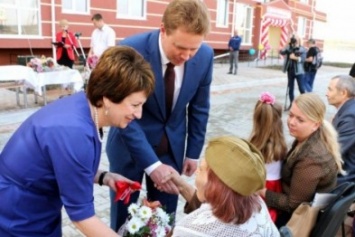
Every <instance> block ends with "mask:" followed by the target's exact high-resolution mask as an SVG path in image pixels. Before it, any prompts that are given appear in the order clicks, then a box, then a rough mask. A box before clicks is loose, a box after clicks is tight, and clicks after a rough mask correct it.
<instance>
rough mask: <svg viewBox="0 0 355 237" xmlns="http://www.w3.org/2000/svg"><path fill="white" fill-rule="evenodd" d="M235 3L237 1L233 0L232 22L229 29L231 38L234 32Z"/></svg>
mask: <svg viewBox="0 0 355 237" xmlns="http://www.w3.org/2000/svg"><path fill="white" fill-rule="evenodd" d="M236 1H237V0H234V1H233V21H232V29H231V36H233V35H234V30H235V19H236V17H237V16H236V15H235V9H236V8H237V6H236Z"/></svg>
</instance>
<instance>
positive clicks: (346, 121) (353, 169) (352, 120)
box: [333, 98, 355, 183]
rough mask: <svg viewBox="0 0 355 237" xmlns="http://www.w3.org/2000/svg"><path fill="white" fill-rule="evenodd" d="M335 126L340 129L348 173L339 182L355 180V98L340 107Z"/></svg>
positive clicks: (334, 121) (342, 151)
mask: <svg viewBox="0 0 355 237" xmlns="http://www.w3.org/2000/svg"><path fill="white" fill-rule="evenodd" d="M333 126H334V127H335V129H336V130H337V131H338V136H339V137H338V140H339V143H340V146H341V155H342V158H343V160H344V165H343V168H344V170H345V171H346V172H347V173H348V175H346V176H340V175H339V177H338V182H339V183H342V182H346V181H351V182H355V99H354V98H353V99H349V100H348V101H346V102H345V103H344V104H343V106H341V107H340V109H339V110H338V112H337V113H336V115H335V117H334V119H333Z"/></svg>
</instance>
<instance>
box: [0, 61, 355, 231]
mask: <svg viewBox="0 0 355 237" xmlns="http://www.w3.org/2000/svg"><path fill="white" fill-rule="evenodd" d="M268 63H269V62H267V63H265V62H264V61H261V62H257V63H255V62H251V63H240V65H239V67H240V68H239V70H238V75H237V76H235V75H227V71H228V65H226V64H220V63H216V64H215V65H214V79H213V85H212V96H211V114H210V119H209V123H208V130H207V137H206V142H207V141H208V139H210V138H212V137H215V136H219V135H226V134H232V135H237V136H240V137H244V138H248V136H249V133H250V131H251V127H252V111H253V108H254V105H255V103H256V101H257V100H258V96H259V94H260V93H261V92H263V91H269V92H271V93H273V94H274V95H275V96H276V99H277V101H278V102H280V103H281V104H284V103H285V92H286V75H285V74H283V73H282V72H281V71H278V70H272V69H265V68H262V67H260V66H263V65H265V64H268ZM273 63H280V62H278V61H277V60H275V61H274V62H273ZM256 66H258V67H256ZM348 71H349V69H347V68H346V69H341V68H334V67H327V66H323V67H322V68H321V69H320V70H319V72H318V74H317V77H316V81H315V91H314V92H315V93H317V94H319V95H320V96H321V97H322V98H323V99H324V101H325V103H326V98H325V93H326V87H327V85H328V82H329V80H330V78H331V77H333V76H335V75H337V74H347V73H348ZM296 88H297V87H296ZM48 93H49V94H48V99H49V101H53V100H55V99H58V96H59V94H60V93H62V91H61V90H60V89H57V90H51V91H49V92H48ZM0 95H1V98H2V99H1V101H0V150H1V149H2V147H3V146H4V145H5V143H6V141H7V140H8V139H9V137H10V136H11V134H12V132H13V131H14V130H15V129H16V128H17V127H18V126H19V125H20V124H21V122H22V121H23V120H24V119H26V118H27V117H28V116H29V115H31V114H32V113H33V112H35V111H36V110H38V109H39V108H40V107H41V106H42V104H41V103H42V102H41V100H40V101H39V104H34V101H33V96H32V95H29V98H28V100H29V108H27V109H24V108H21V107H18V106H17V105H16V97H15V93H14V92H12V91H7V90H0ZM295 95H298V91H297V90H295ZM334 113H335V109H334V108H332V107H330V106H328V105H327V116H326V117H327V119H330V118H331V117H332V116H333V115H334ZM286 116H287V113H284V116H283V119H284V120H285V119H286ZM105 133H106V135H107V130H106V131H105ZM285 133H286V134H288V130H287V129H286V128H285ZM286 136H287V140H288V142H291V140H292V138H291V137H289V136H288V135H286ZM105 137H107V136H105ZM103 146H105V141H104V144H103ZM104 150H105V149H103V153H102V160H101V164H100V166H101V167H100V168H102V169H107V167H108V161H107V157H106V154H105V152H104ZM202 156H203V154H202ZM186 179H187V180H188V181H189V182H190V183H192V184H193V179H194V177H191V178H186ZM183 203H184V201H183V200H182V199H180V200H179V207H178V212H177V219H179V218H181V216H182V215H183V214H182V211H181V210H182V206H183ZM95 208H96V212H97V215H98V216H99V218H101V219H102V220H103V221H104V222H105V223H109V196H108V189H107V188H105V187H100V186H97V185H95ZM63 236H67V237H74V236H82V235H81V234H80V233H79V231H78V230H76V228H75V227H74V226H73V225H72V224H71V222H70V220H69V219H68V217H67V215H66V213H65V211H63Z"/></svg>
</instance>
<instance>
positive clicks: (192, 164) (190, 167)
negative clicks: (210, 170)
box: [182, 158, 198, 177]
mask: <svg viewBox="0 0 355 237" xmlns="http://www.w3.org/2000/svg"><path fill="white" fill-rule="evenodd" d="M197 163H198V160H194V159H189V158H186V159H185V161H184V167H183V169H182V173H183V174H184V175H186V176H188V177H191V175H193V174H194V173H195V171H196V169H197Z"/></svg>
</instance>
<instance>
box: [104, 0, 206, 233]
mask: <svg viewBox="0 0 355 237" xmlns="http://www.w3.org/2000/svg"><path fill="white" fill-rule="evenodd" d="M209 30H210V17H209V12H208V8H207V7H206V5H205V4H204V2H203V1H200V0H173V1H171V2H170V3H169V4H168V6H167V8H166V10H165V12H164V14H163V19H162V22H161V24H160V28H159V30H154V31H151V32H146V33H142V34H139V35H135V36H131V37H128V38H126V39H124V40H123V41H121V42H120V44H121V45H127V46H130V47H133V48H134V49H135V50H137V51H138V52H139V53H140V54H142V55H143V57H144V58H145V59H146V60H147V61H148V62H149V63H150V64H151V66H152V68H153V71H154V75H155V80H156V87H155V91H154V93H153V95H152V96H150V97H149V98H148V100H147V103H146V104H145V105H144V107H143V117H142V119H141V120H140V121H139V122H138V123H137V122H135V121H134V122H132V123H131V124H130V125H129V126H128V127H127V128H125V129H117V128H114V127H111V129H110V131H109V134H108V138H107V146H106V154H107V156H108V160H109V162H110V170H111V171H113V170H115V171H116V172H119V173H120V174H122V175H128V177H129V178H130V179H132V180H135V181H138V182H141V181H142V180H143V176H144V175H145V174H146V175H145V177H146V185H147V191H148V192H147V196H148V199H149V200H152V201H156V200H158V201H160V203H161V204H162V205H163V206H165V207H166V211H167V212H168V213H174V212H176V206H177V201H178V195H177V194H178V193H179V190H178V189H177V187H176V185H175V184H174V183H173V182H172V181H168V182H166V183H164V184H163V183H162V180H163V179H164V177H165V176H167V175H169V174H171V173H172V172H173V173H174V172H179V173H183V174H185V175H187V176H191V175H192V174H193V173H194V172H195V171H196V169H197V163H198V159H199V157H200V153H201V151H202V148H203V145H204V142H205V135H206V127H207V121H208V116H209V109H210V87H211V82H212V70H213V50H212V48H211V47H210V46H208V45H207V44H205V43H203V41H204V39H205V37H206V35H207V34H208V32H209ZM171 82H173V83H171ZM155 185H159V186H161V187H162V191H163V192H161V191H159V190H158V189H157V188H156V187H155ZM138 196H139V194H138V193H135V194H133V196H132V197H131V202H136V201H137V199H138ZM113 199H114V198H113V193H111V228H113V229H114V230H116V231H117V230H118V229H119V228H120V227H121V225H123V224H124V222H125V221H126V219H127V215H128V212H127V208H128V206H127V205H124V204H123V203H119V202H118V203H115V202H114V201H113Z"/></svg>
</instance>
